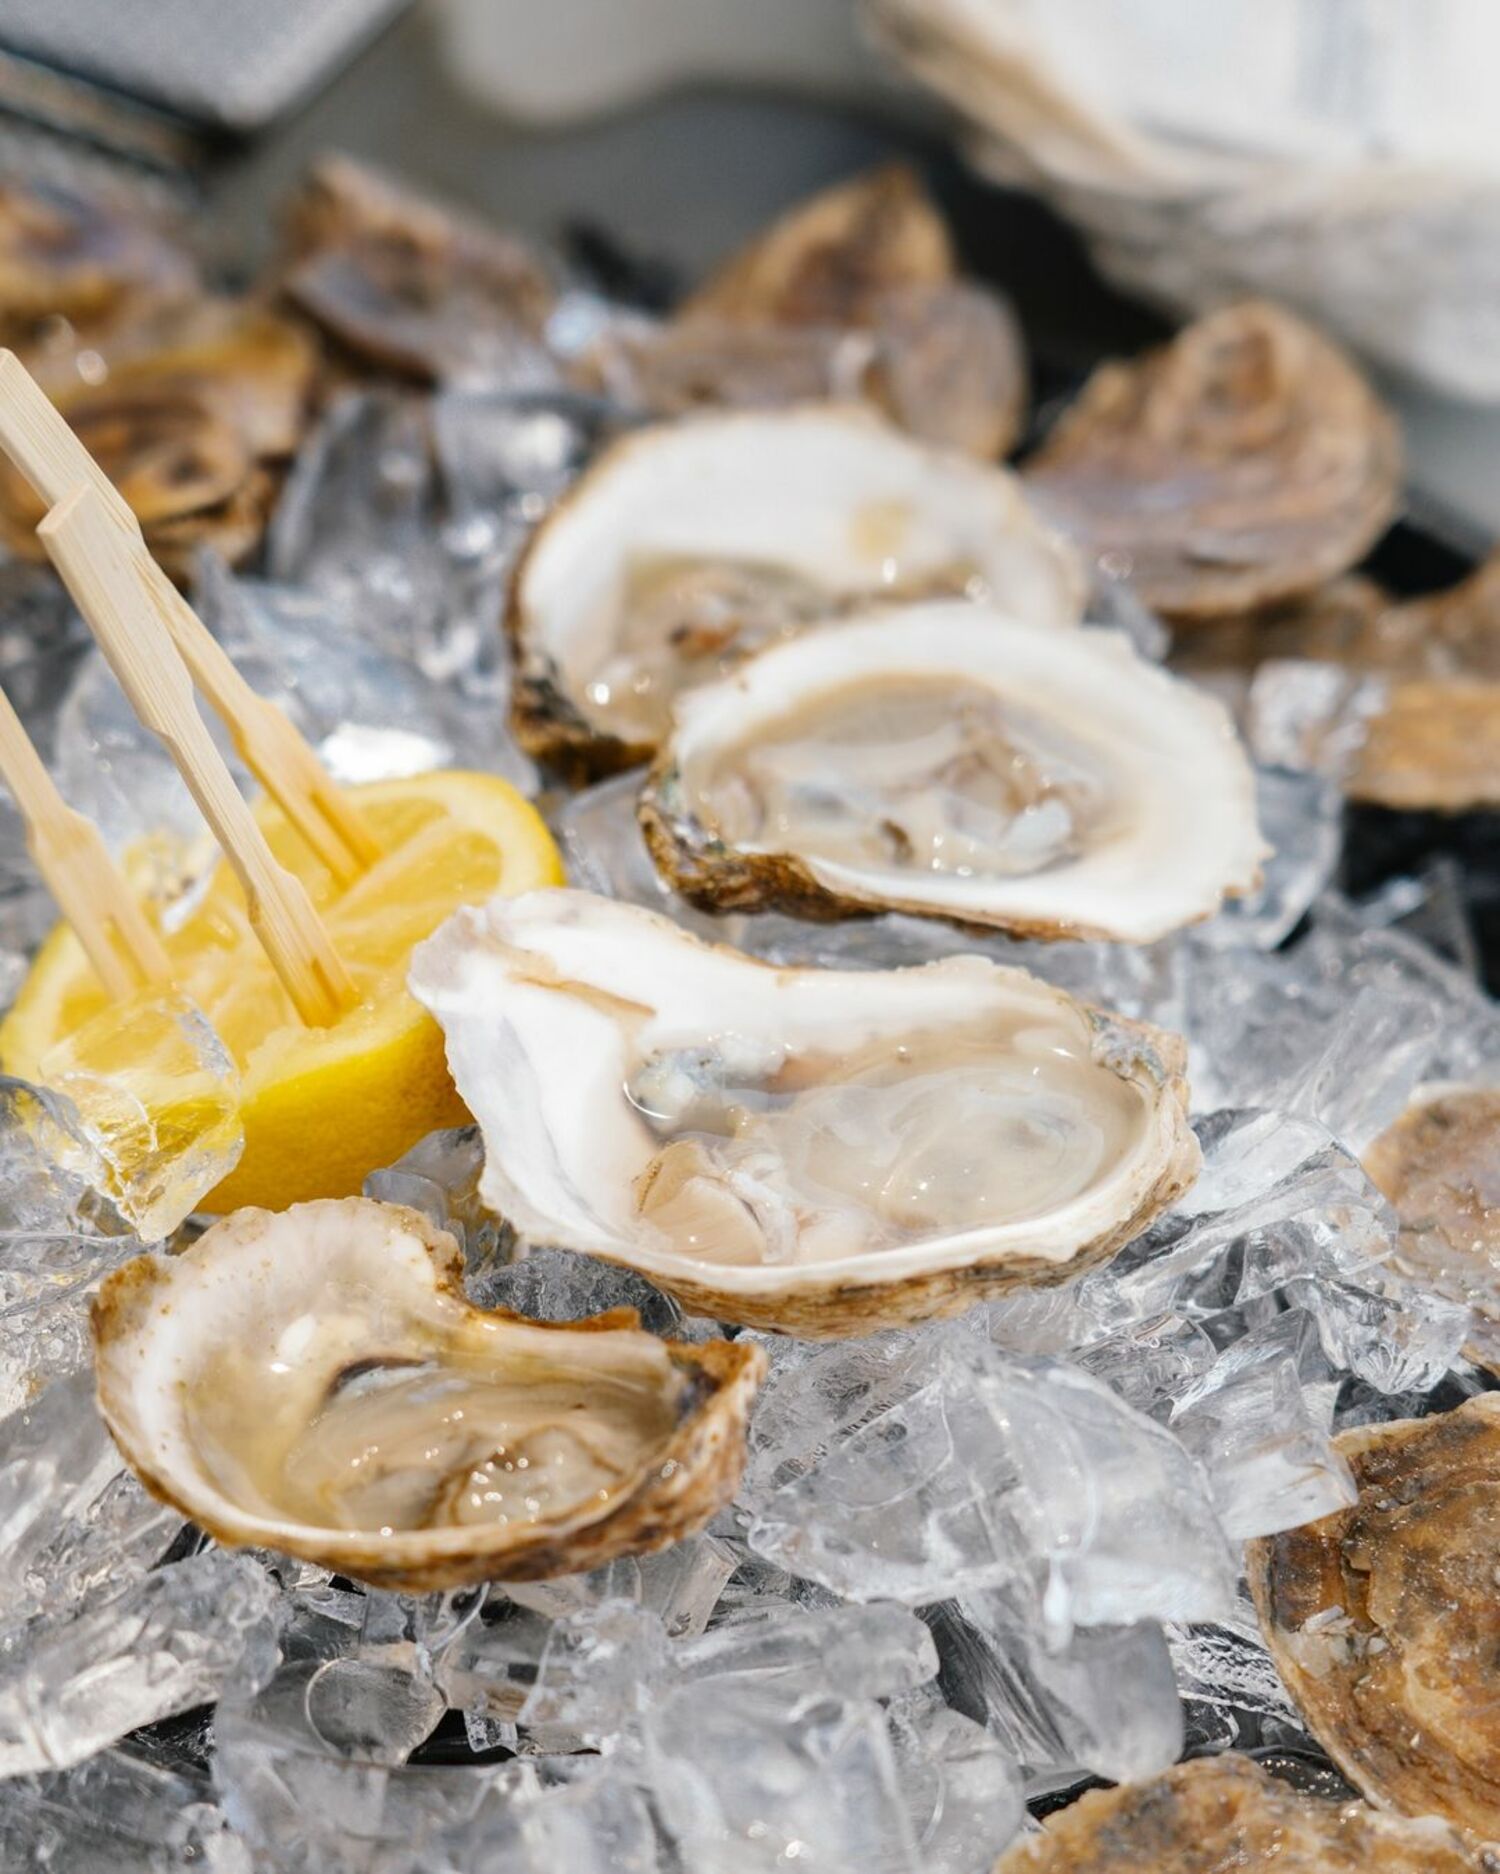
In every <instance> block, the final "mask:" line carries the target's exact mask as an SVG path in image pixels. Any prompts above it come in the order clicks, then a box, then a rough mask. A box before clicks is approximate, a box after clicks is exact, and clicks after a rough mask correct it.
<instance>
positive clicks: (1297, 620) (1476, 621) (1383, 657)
mask: <svg viewBox="0 0 1500 1874" xmlns="http://www.w3.org/2000/svg"><path fill="white" fill-rule="evenodd" d="M1288 659H1292V660H1302V659H1309V660H1313V661H1316V662H1318V663H1325V664H1334V665H1337V666H1339V667H1340V668H1341V669H1344V670H1347V671H1349V672H1350V673H1351V675H1352V676H1355V677H1361V678H1362V677H1369V678H1373V679H1377V680H1378V682H1379V694H1378V697H1377V699H1376V703H1375V706H1374V708H1373V710H1372V713H1371V714H1370V716H1369V719H1368V722H1367V723H1366V725H1365V728H1364V731H1363V736H1362V739H1361V741H1360V745H1359V746H1358V748H1357V749H1356V750H1355V751H1354V752H1353V755H1352V759H1351V760H1350V761H1349V764H1348V768H1347V772H1345V773H1344V775H1343V785H1344V790H1345V792H1346V793H1347V794H1348V795H1349V797H1350V798H1351V799H1352V800H1358V801H1364V802H1368V803H1369V804H1371V805H1374V806H1382V807H1391V808H1395V809H1418V810H1430V811H1436V812H1448V813H1459V812H1467V811H1470V810H1473V809H1477V808H1484V807H1494V806H1500V555H1497V556H1496V557H1494V558H1492V559H1491V560H1489V561H1487V562H1486V563H1485V565H1484V566H1482V567H1481V568H1480V569H1479V571H1478V572H1476V573H1475V574H1473V575H1472V576H1471V577H1470V578H1469V579H1466V580H1465V581H1464V582H1463V583H1462V584H1461V585H1458V586H1455V587H1453V588H1452V589H1451V590H1449V591H1446V592H1437V593H1432V594H1430V595H1428V596H1426V597H1424V598H1420V599H1412V600H1408V601H1406V602H1405V603H1400V604H1398V603H1397V602H1396V601H1395V600H1394V599H1392V598H1391V597H1390V595H1389V594H1388V593H1385V592H1383V591H1382V590H1381V589H1380V587H1379V586H1377V585H1376V584H1375V583H1374V582H1373V581H1372V580H1369V579H1366V578H1364V577H1362V576H1361V575H1359V574H1349V575H1346V576H1345V577H1344V578H1341V579H1336V580H1334V581H1332V582H1331V583H1330V584H1329V585H1327V586H1325V587H1323V588H1322V589H1321V590H1319V591H1317V592H1314V593H1312V594H1310V595H1309V596H1307V597H1306V598H1303V599H1299V600H1295V601H1292V602H1291V603H1289V604H1286V605H1283V606H1279V607H1275V608H1272V609H1270V610H1267V611H1261V612H1257V613H1253V614H1249V615H1247V616H1244V617H1241V618H1236V619H1224V620H1221V621H1217V622H1215V623H1213V624H1210V625H1203V626H1200V627H1198V628H1197V629H1195V630H1194V631H1192V632H1191V633H1190V634H1188V635H1187V636H1186V637H1185V638H1184V639H1183V640H1182V642H1181V643H1180V644H1179V645H1178V646H1177V647H1176V649H1175V650H1174V653H1173V656H1172V663H1173V665H1174V667H1175V668H1177V669H1179V670H1181V671H1183V672H1184V673H1185V674H1187V675H1189V676H1194V677H1198V678H1200V679H1205V680H1207V681H1210V682H1212V683H1214V684H1216V685H1222V684H1228V685H1230V686H1231V687H1233V688H1235V689H1236V690H1238V691H1239V692H1240V694H1241V698H1242V699H1243V695H1244V694H1245V693H1246V691H1247V688H1248V684H1249V679H1250V677H1251V676H1252V675H1253V673H1254V671H1255V670H1256V669H1257V668H1258V667H1259V666H1261V665H1262V664H1265V663H1269V662H1279V661H1283V660H1288ZM1336 732H1340V733H1341V732H1342V731H1338V730H1336ZM1309 754H1310V756H1311V757H1312V758H1313V759H1315V760H1316V759H1317V758H1318V751H1317V750H1316V749H1310V750H1309Z"/></svg>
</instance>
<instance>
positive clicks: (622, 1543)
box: [90, 1198, 767, 1593]
mask: <svg viewBox="0 0 1500 1874" xmlns="http://www.w3.org/2000/svg"><path fill="white" fill-rule="evenodd" d="M349 1206H360V1207H367V1208H369V1209H370V1210H374V1211H377V1212H378V1213H380V1214H381V1215H382V1216H383V1217H385V1218H387V1219H389V1220H391V1221H392V1222H393V1223H394V1224H395V1225H396V1227H398V1228H399V1229H400V1230H401V1231H403V1232H405V1233H406V1234H408V1235H409V1236H411V1237H412V1238H414V1239H415V1242H416V1244H417V1246H418V1247H419V1248H420V1249H421V1250H422V1251H424V1252H425V1257H426V1273H427V1274H428V1275H429V1276H430V1280H431V1287H432V1293H433V1294H434V1295H435V1296H446V1297H449V1298H451V1299H453V1300H456V1301H457V1302H458V1303H459V1304H460V1305H461V1306H462V1307H463V1308H464V1309H465V1310H467V1311H468V1312H470V1313H472V1314H476V1315H481V1316H483V1317H485V1318H486V1319H489V1320H500V1321H506V1320H510V1321H516V1322H520V1323H524V1324H525V1325H526V1326H527V1327H531V1328H541V1329H545V1330H547V1331H549V1332H557V1333H570V1332H578V1333H607V1332H613V1331H618V1330H629V1331H634V1332H640V1333H644V1332H645V1330H644V1329H642V1328H641V1326H640V1316H639V1314H638V1313H637V1311H636V1310H635V1309H633V1308H616V1309H611V1310H608V1311H606V1312H604V1313H602V1314H596V1315H589V1316H586V1317H584V1318H582V1319H580V1320H575V1321H536V1320H533V1319H532V1318H531V1317H530V1316H528V1315H522V1314H519V1313H518V1312H516V1311H515V1310H514V1309H509V1308H493V1309H491V1308H479V1307H476V1306H475V1305H474V1304H473V1303H471V1302H470V1301H469V1300H468V1298H467V1297H466V1295H465V1294H464V1290H463V1279H462V1278H463V1266H464V1263H463V1253H462V1251H461V1250H460V1248H459V1246H458V1244H457V1242H456V1241H455V1240H454V1238H453V1237H452V1236H451V1235H449V1234H448V1232H447V1231H445V1230H439V1229H437V1228H436V1227H435V1226H434V1225H433V1224H432V1223H431V1222H430V1221H429V1220H428V1219H427V1218H426V1217H424V1216H422V1215H421V1213H420V1212H418V1211H415V1210H412V1209H410V1208H408V1207H407V1206H405V1205H401V1204H385V1203H381V1202H378V1201H377V1200H375V1199H373V1198H314V1199H310V1200H309V1201H308V1202H307V1203H306V1204H294V1205H291V1206H289V1208H288V1209H287V1210H284V1211H269V1210H262V1209H259V1208H256V1207H253V1206H247V1207H246V1208H245V1209H243V1210H238V1211H234V1212H231V1213H230V1215H229V1216H227V1217H225V1218H222V1219H221V1220H220V1221H219V1223H217V1224H215V1225H213V1226H211V1228H210V1229H209V1230H207V1231H205V1232H204V1234H203V1236H202V1237H200V1238H199V1239H198V1241H197V1242H196V1243H195V1244H193V1245H192V1246H191V1248H189V1249H187V1250H185V1251H183V1252H182V1253H181V1254H180V1255H178V1256H174V1257H170V1258H168V1257H164V1256H160V1255H155V1254H151V1253H147V1254H145V1255H141V1256H137V1257H135V1258H133V1259H132V1260H131V1261H130V1262H128V1263H126V1264H124V1265H123V1267H121V1268H119V1269H117V1270H115V1271H113V1272H112V1273H111V1274H110V1275H109V1276H107V1277H106V1278H105V1280H104V1282H103V1283H102V1284H101V1285H100V1288H99V1290H98V1293H97V1294H96V1295H95V1297H94V1300H93V1303H92V1305H91V1308H90V1328H91V1337H92V1341H93V1347H94V1372H95V1396H96V1399H97V1403H98V1407H99V1413H100V1416H101V1418H102V1419H103V1420H104V1423H105V1425H106V1427H107V1428H108V1430H109V1434H110V1436H111V1438H112V1439H113V1440H114V1442H115V1445H116V1447H117V1448H118V1450H119V1452H120V1454H121V1456H122V1457H123V1459H124V1460H125V1463H126V1464H127V1465H128V1467H129V1468H130V1470H131V1471H132V1472H133V1473H134V1475H135V1476H136V1477H137V1478H138V1479H139V1481H140V1482H141V1484H142V1485H143V1486H144V1487H145V1489H146V1490H147V1491H148V1492H149V1493H150V1495H151V1496H153V1497H155V1498H156V1499H157V1500H158V1501H159V1502H162V1503H166V1504H168V1505H169V1506H170V1507H171V1508H173V1509H175V1510H177V1511H179V1512H180V1513H181V1514H182V1515H183V1516H185V1517H187V1518H188V1520H189V1521H191V1522H193V1523H195V1524H196V1525H197V1526H198V1527H199V1528H201V1529H203V1530H204V1531H205V1532H206V1533H207V1534H208V1535H210V1536H212V1537H213V1538H214V1540H215V1541H217V1542H220V1543H223V1544H224V1545H225V1546H227V1547H254V1546H270V1547H272V1548H275V1549H278V1550H280V1551H281V1552H282V1553H285V1554H289V1555H296V1556H300V1557H302V1558H303V1559H304V1560H307V1561H312V1562H315V1563H318V1564H320V1565H322V1566H325V1567H331V1568H333V1569H334V1571H335V1572H336V1573H340V1574H346V1575H348V1576H350V1577H351V1578H352V1579H355V1580H358V1581H362V1582H364V1583H366V1584H367V1585H369V1586H372V1587H379V1588H392V1589H396V1590H398V1591H401V1592H411V1593H425V1592H427V1591H429V1590H432V1589H438V1588H449V1587H463V1586H469V1585H474V1584H477V1583H480V1582H485V1581H538V1580H546V1579H549V1578H551V1577H553V1576H557V1575H564V1574H578V1573H584V1572H587V1571H588V1570H589V1569H591V1568H596V1567H599V1566H601V1565H602V1564H603V1563H605V1562H608V1561H612V1560H614V1559H616V1558H617V1557H620V1556H624V1555H633V1554H644V1553H647V1552H649V1551H650V1550H652V1549H658V1548H663V1547H666V1546H668V1545H669V1544H670V1543H673V1542H677V1541H680V1540H681V1539H682V1538H683V1537H684V1536H686V1535H689V1534H691V1533H692V1531H694V1530H695V1529H698V1528H701V1527H702V1525H703V1524H704V1523H706V1522H707V1521H708V1520H709V1518H710V1517H711V1516H712V1515H714V1514H715V1513H716V1511H717V1510H718V1509H720V1508H721V1507H722V1506H723V1505H724V1504H725V1503H727V1502H728V1501H729V1500H730V1498H731V1497H732V1496H733V1493H734V1490H735V1488H736V1486H737V1484H738V1481H739V1477H740V1473H741V1471H742V1470H743V1468H744V1463H745V1436H746V1427H747V1424H748V1421H749V1413H750V1406H751V1403H752V1401H753V1399H754V1396H755V1393H756V1390H757V1388H758V1386H759V1384H760V1381H761V1378H762V1377H763V1376H764V1373H765V1370H766V1365H767V1362H766V1356H765V1353H764V1352H763V1350H762V1349H760V1348H759V1347H756V1346H755V1345H753V1344H752V1343H749V1342H735V1341H726V1340H712V1341H707V1342H702V1343H697V1342H689V1341H669V1340H665V1339H661V1337H659V1336H656V1335H650V1336H648V1338H650V1339H652V1340H660V1344H661V1345H662V1346H663V1347H664V1348H665V1349H666V1350H667V1353H668V1355H669V1358H670V1359H671V1361H672V1364H673V1366H674V1367H675V1368H677V1369H678V1370H679V1371H685V1373H686V1375H687V1376H688V1378H689V1379H690V1380H699V1381H702V1382H706V1383H707V1388H708V1390H707V1391H706V1392H704V1393H703V1394H702V1395H701V1396H699V1397H695V1398H692V1399H691V1400H689V1401H688V1402H687V1404H686V1410H685V1412H684V1415H683V1417H682V1419H681V1420H680V1422H679V1423H678V1425H677V1427H676V1429H675V1430H674V1432H673V1434H672V1436H671V1438H670V1439H669V1441H668V1443H667V1444H666V1446H665V1447H664V1448H663V1449H662V1450H661V1451H660V1452H659V1453H657V1454H656V1455H655V1456H653V1457H652V1458H651V1459H650V1460H649V1461H648V1462H647V1463H646V1464H645V1466H644V1467H643V1468H642V1470H641V1471H640V1472H638V1474H637V1475H636V1477H635V1478H634V1479H633V1480H632V1481H631V1482H630V1484H629V1486H628V1487H627V1488H626V1489H624V1490H623V1491H622V1493H621V1495H620V1496H619V1497H618V1498H614V1499H612V1500H611V1501H610V1502H609V1503H607V1504H605V1505H604V1506H602V1508H601V1507H594V1506H585V1507H583V1508H581V1509H579V1510H577V1511H575V1512H573V1513H571V1514H570V1515H569V1516H567V1517H565V1518H559V1519H556V1520H554V1521H553V1522H552V1523H551V1524H550V1525H548V1524H546V1523H542V1524H537V1525H532V1526H530V1528H529V1529H527V1530H525V1531H523V1532H521V1533H520V1534H519V1535H517V1534H516V1532H513V1531H508V1530H506V1529H505V1528H504V1526H503V1525H500V1524H473V1525H463V1524H449V1525H443V1526H441V1527H438V1528H428V1529H413V1530H401V1531H397V1532H395V1533H394V1534H392V1535H381V1534H380V1532H379V1531H368V1530H343V1529H328V1528H323V1527H319V1526H315V1525H312V1524H301V1523H297V1522H292V1521H279V1520H277V1519H274V1518H270V1517H263V1516H258V1515H255V1514H254V1513H252V1512H249V1511H244V1510H240V1509H238V1508H237V1506H236V1505H235V1504H234V1502H233V1501H232V1499H231V1498H230V1497H229V1496H228V1495H227V1494H226V1492H225V1491H224V1490H223V1489H221V1488H219V1487H218V1486H214V1485H211V1484H209V1485H206V1487H205V1488H204V1489H202V1490H201V1491H200V1490H198V1489H195V1488H193V1487H192V1485H191V1483H185V1482H184V1480H183V1478H182V1476H181V1474H180V1473H179V1474H175V1475H174V1474H173V1473H172V1472H171V1471H170V1469H167V1468H165V1467H164V1465H163V1463H162V1458H161V1456H160V1455H153V1454H150V1453H148V1451H147V1450H146V1449H145V1448H144V1445H145V1435H144V1433H143V1429H142V1428H141V1427H140V1426H139V1424H138V1423H137V1422H136V1419H135V1415H134V1411H133V1403H132V1401H133V1393H134V1391H135V1388H134V1386H133V1385H132V1381H131V1375H130V1374H129V1373H128V1372H127V1371H125V1370H123V1368H122V1366H121V1365H120V1364H119V1362H120V1361H121V1360H122V1359H123V1357H124V1356H125V1355H126V1354H127V1352H128V1351H129V1350H130V1349H131V1348H132V1347H134V1348H135V1350H136V1353H137V1355H138V1357H142V1358H143V1357H144V1354H145V1351H146V1348H147V1347H148V1346H149V1344H150V1329H149V1325H148V1323H149V1317H150V1316H151V1315H152V1314H153V1313H155V1312H158V1311H159V1312H160V1313H161V1314H163V1315H165V1314H168V1313H170V1307H171V1304H170V1301H169V1300H168V1299H167V1297H168V1295H169V1293H170V1290H171V1288H172V1286H173V1283H174V1274H173V1272H174V1271H176V1270H177V1269H179V1268H181V1267H182V1266H184V1265H186V1264H187V1263H188V1262H189V1259H191V1258H192V1257H194V1256H195V1255H196V1254H197V1253H198V1252H199V1251H200V1250H201V1248H202V1246H203V1244H204V1243H206V1242H208V1241H209V1239H210V1238H211V1237H212V1236H213V1235H214V1233H215V1232H216V1231H220V1232H222V1233H223V1234H222V1235H221V1236H220V1238H219V1241H220V1243H221V1244H222V1243H223V1241H224V1238H225V1237H226V1236H231V1235H234V1234H236V1226H237V1235H238V1238H240V1239H243V1238H244V1237H245V1233H246V1232H247V1231H248V1232H250V1234H249V1237H248V1245H247V1244H246V1243H244V1242H237V1244H236V1246H237V1247H240V1248H242V1249H243V1248H245V1247H248V1246H253V1245H254V1244H255V1243H256V1242H257V1241H258V1240H260V1239H261V1238H263V1237H264V1235H265V1233H266V1231H267V1230H268V1229H271V1228H273V1227H274V1226H275V1225H276V1224H277V1223H279V1222H280V1221H281V1220H283V1219H285V1218H287V1217H290V1216H294V1215H296V1214H297V1213H299V1212H305V1211H306V1210H308V1209H312V1208H319V1209H327V1208H330V1207H336V1208H341V1209H342V1208H347V1207H349ZM200 1261H201V1259H200ZM173 1429H174V1431H175V1432H176V1434H177V1436H178V1437H179V1438H183V1437H184V1434H183V1433H182V1430H181V1427H180V1424H178V1423H177V1421H176V1418H175V1415H174V1422H173ZM200 1476H201V1473H200Z"/></svg>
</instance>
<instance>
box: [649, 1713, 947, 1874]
mask: <svg viewBox="0 0 1500 1874" xmlns="http://www.w3.org/2000/svg"><path fill="white" fill-rule="evenodd" d="M646 1765H647V1770H648V1774H649V1776H650V1778H651V1785H652V1791H653V1794H654V1798H655V1802H656V1806H657V1810H658V1813H659V1814H660V1815H661V1817H662V1820H663V1822H664V1823H665V1825H666V1828H667V1831H668V1833H669V1834H670V1835H671V1836H672V1837H673V1838H674V1839H675V1841H676V1843H677V1846H678V1850H679V1853H680V1854H681V1856H682V1859H683V1862H684V1863H685V1864H686V1865H687V1866H690V1867H691V1868H692V1869H693V1870H694V1874H760V1871H761V1870H765V1874H772V1871H773V1870H781V1869H784V1868H786V1867H788V1866H801V1867H807V1868H816V1869H818V1870H819V1874H918V1871H919V1869H920V1868H921V1866H922V1863H921V1860H920V1858H919V1849H918V1843H917V1834H916V1829H915V1827H914V1826H913V1822H912V1817H911V1814H910V1812H909V1810H908V1808H907V1804H906V1801H905V1797H904V1793H903V1790H902V1786H901V1772H900V1765H899V1763H898V1760H897V1757H896V1753H895V1750H894V1749H893V1747H892V1742H891V1737H890V1732H889V1728H888V1726H887V1722H886V1718H885V1714H884V1713H883V1712H882V1710H881V1708H880V1706H879V1705H877V1704H875V1703H873V1702H871V1701H868V1700H860V1699H846V1698H842V1697H840V1696H838V1695H837V1694H836V1693H834V1692H833V1691H831V1690H830V1691H827V1692H823V1693H814V1694H811V1695H808V1696H805V1697H802V1698H797V1699H791V1700H788V1699H785V1698H783V1696H782V1695H781V1692H780V1690H779V1688H777V1687H775V1686H757V1685H744V1686H740V1687H737V1688H736V1690H735V1695H734V1697H733V1698H725V1697H724V1696H723V1694H722V1692H721V1691H720V1689H719V1688H718V1687H717V1686H716V1685H714V1683H713V1682H712V1681H708V1682H707V1683H705V1684H702V1685H694V1686H688V1687H686V1688H684V1689H683V1690H681V1691H679V1692H676V1693H674V1694H673V1695H672V1697H670V1698H668V1699H667V1700H666V1701H665V1702H664V1703H663V1704H661V1705H659V1706H657V1707H656V1709H655V1710H654V1711H652V1713H651V1714H650V1716H649V1718H648V1720H647V1722H646Z"/></svg>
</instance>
